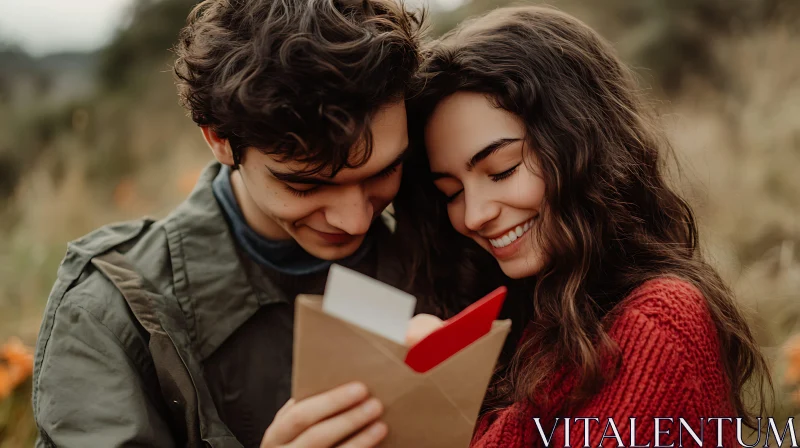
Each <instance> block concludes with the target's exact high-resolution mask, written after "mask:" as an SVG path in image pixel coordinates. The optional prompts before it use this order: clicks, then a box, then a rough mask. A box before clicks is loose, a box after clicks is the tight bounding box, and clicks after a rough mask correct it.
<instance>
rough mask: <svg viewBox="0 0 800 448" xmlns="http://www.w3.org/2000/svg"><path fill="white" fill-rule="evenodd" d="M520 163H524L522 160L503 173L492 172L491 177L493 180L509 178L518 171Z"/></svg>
mask: <svg viewBox="0 0 800 448" xmlns="http://www.w3.org/2000/svg"><path fill="white" fill-rule="evenodd" d="M520 165H522V162H520V163H518V164H516V165H514V166H512V167H511V168H509V169H507V170H505V171H503V172H502V173H497V174H490V175H489V177H490V178H491V179H492V182H500V181H501V180H503V179H508V178H509V177H511V175H512V174H514V173H515V172H516V171H517V168H519V166H520Z"/></svg>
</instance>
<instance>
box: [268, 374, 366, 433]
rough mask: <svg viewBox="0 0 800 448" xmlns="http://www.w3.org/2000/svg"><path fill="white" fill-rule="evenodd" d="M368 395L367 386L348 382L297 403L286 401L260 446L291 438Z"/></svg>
mask: <svg viewBox="0 0 800 448" xmlns="http://www.w3.org/2000/svg"><path fill="white" fill-rule="evenodd" d="M368 396H369V392H368V391H367V386H365V385H364V384H362V383H349V384H345V385H343V386H340V387H337V388H335V389H331V390H330V391H328V392H324V393H321V394H319V395H315V396H313V397H310V398H307V399H305V400H301V401H298V402H296V403H292V404H289V403H287V404H286V405H284V407H283V408H281V411H280V416H279V415H277V414H276V416H275V420H273V421H272V424H271V425H270V426H269V428H267V431H266V433H265V434H264V442H263V443H262V446H269V447H271V446H279V445H283V444H287V443H289V442H292V441H293V440H295V439H296V438H298V436H300V435H301V434H302V433H303V432H304V431H306V430H308V429H309V428H311V427H312V426H314V425H315V424H317V423H319V422H321V421H323V420H326V419H328V418H330V417H332V416H334V415H337V414H340V413H342V411H345V410H347V409H350V408H352V407H353V406H355V405H357V404H358V403H360V402H362V401H364V399H366V398H367V397H368Z"/></svg>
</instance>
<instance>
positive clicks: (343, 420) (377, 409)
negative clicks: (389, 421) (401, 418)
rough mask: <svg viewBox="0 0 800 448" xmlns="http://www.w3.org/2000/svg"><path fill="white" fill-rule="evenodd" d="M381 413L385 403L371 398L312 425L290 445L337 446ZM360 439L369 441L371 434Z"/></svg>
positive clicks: (318, 447) (298, 446)
mask: <svg viewBox="0 0 800 448" xmlns="http://www.w3.org/2000/svg"><path fill="white" fill-rule="evenodd" d="M381 413H383V405H381V402H380V401H378V399H376V398H371V399H369V400H367V401H365V402H363V403H361V404H360V405H358V406H356V407H354V408H352V409H350V410H347V411H345V412H342V413H341V414H338V415H336V416H334V417H331V418H329V419H327V420H324V421H322V422H320V423H318V424H316V425H314V426H312V427H311V428H309V429H308V430H307V431H305V432H303V433H302V434H300V436H299V437H297V438H296V439H295V440H294V441H293V442H292V443H291V445H290V446H291V447H293V448H295V447H297V448H300V447H302V448H307V447H313V448H328V447H332V446H336V445H338V444H339V442H341V441H342V440H345V439H347V438H349V437H351V436H352V435H353V434H356V433H358V432H359V431H360V430H362V429H363V428H364V427H365V426H367V425H369V424H370V423H372V422H374V421H375V420H377V419H378V417H380V416H381ZM360 440H362V441H363V442H368V441H369V440H371V439H370V437H369V435H365V436H364V437H362V438H361V439H360ZM363 442H362V443H363ZM376 443H377V442H376ZM358 446H360V445H358ZM365 446H372V445H365Z"/></svg>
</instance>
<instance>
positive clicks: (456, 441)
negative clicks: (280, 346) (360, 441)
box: [292, 295, 511, 448]
mask: <svg viewBox="0 0 800 448" xmlns="http://www.w3.org/2000/svg"><path fill="white" fill-rule="evenodd" d="M295 313H296V314H295V328H294V360H293V373H292V396H293V397H294V398H295V399H297V400H302V399H304V398H307V397H310V396H312V395H316V394H318V393H321V392H325V391H328V390H330V389H332V388H334V387H337V386H340V385H342V384H345V383H348V382H350V381H355V380H358V381H362V382H364V383H365V384H366V385H367V386H368V387H369V390H370V393H371V394H372V396H374V397H377V398H378V399H380V400H381V402H382V403H383V405H384V413H383V417H382V418H381V419H382V420H383V421H385V422H386V423H387V424H388V425H389V435H388V436H387V438H386V439H385V440H384V441H383V443H381V445H380V446H381V447H383V448H465V447H467V446H469V442H470V439H471V438H472V432H473V427H474V426H475V422H476V419H477V416H478V412H479V410H480V406H481V403H482V401H483V398H484V395H485V392H486V388H487V387H488V385H489V380H490V379H491V376H492V372H493V371H494V367H495V363H496V362H497V358H498V356H499V354H500V350H501V348H502V346H503V342H504V341H505V339H506V336H507V335H508V333H509V331H510V329H511V321H510V320H503V321H495V322H494V323H493V325H492V329H491V330H490V331H489V333H487V334H486V335H484V336H483V337H481V338H480V339H478V340H477V341H475V342H473V343H472V344H471V345H469V346H468V347H466V348H464V349H463V350H461V351H459V352H458V353H456V354H455V355H453V356H451V357H450V358H448V359H446V360H445V361H444V362H442V363H441V364H439V365H437V366H436V367H434V368H433V369H431V370H429V371H427V372H425V373H417V372H415V371H413V370H412V369H411V368H410V367H408V366H407V365H406V364H405V362H404V359H405V355H406V352H407V351H408V347H406V346H404V345H402V344H398V343H396V342H394V341H391V340H389V339H386V338H384V337H382V336H379V335H377V334H375V333H372V332H370V331H368V330H364V329H362V328H360V327H357V326H355V325H352V324H349V323H347V322H345V321H343V320H341V319H339V318H337V317H334V316H331V315H328V314H326V313H325V312H323V311H322V297H321V296H307V295H301V296H298V297H297V301H296V311H295Z"/></svg>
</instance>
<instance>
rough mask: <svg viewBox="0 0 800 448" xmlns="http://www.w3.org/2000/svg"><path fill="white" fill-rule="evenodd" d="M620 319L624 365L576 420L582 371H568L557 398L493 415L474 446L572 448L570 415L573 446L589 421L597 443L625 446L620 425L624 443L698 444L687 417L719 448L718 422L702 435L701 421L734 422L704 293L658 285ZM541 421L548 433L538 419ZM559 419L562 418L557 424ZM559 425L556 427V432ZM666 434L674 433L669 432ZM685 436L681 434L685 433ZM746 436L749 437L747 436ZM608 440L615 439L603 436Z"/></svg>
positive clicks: (554, 387)
mask: <svg viewBox="0 0 800 448" xmlns="http://www.w3.org/2000/svg"><path fill="white" fill-rule="evenodd" d="M618 307H622V308H620V309H619V311H620V312H619V313H618V314H617V316H618V317H617V318H616V319H615V320H614V322H613V323H612V326H611V328H610V329H609V335H610V337H611V338H612V339H613V340H614V341H615V342H616V343H617V344H619V347H620V352H621V353H620V354H621V365H620V368H619V371H618V373H617V374H616V376H615V377H614V378H613V379H611V381H609V382H608V383H606V385H605V386H604V387H603V388H602V389H601V390H600V392H599V393H598V394H597V395H595V396H594V397H592V398H591V399H589V400H588V401H587V402H585V403H584V404H583V405H582V406H581V408H580V409H577V410H576V411H574V412H571V415H569V416H567V415H561V414H559V412H560V409H561V408H562V406H563V405H564V402H565V399H566V397H567V395H568V394H569V392H570V391H571V389H572V387H573V386H574V384H575V380H576V375H577V374H576V372H568V371H562V372H561V373H559V374H557V375H554V378H551V379H550V380H549V381H548V384H549V385H550V386H549V387H548V388H547V390H548V396H549V400H548V401H547V403H546V404H544V403H535V402H533V403H531V402H525V403H515V404H514V405H512V406H510V407H508V408H506V409H503V410H500V411H497V412H495V413H492V414H489V415H486V416H485V417H483V418H482V419H481V421H480V422H479V424H478V427H477V428H476V431H475V437H474V439H473V442H472V444H471V447H472V448H477V447H480V448H493V447H526V448H529V447H540V446H545V444H544V442H543V439H542V435H541V434H542V433H543V435H544V436H545V437H546V438H550V437H551V431H552V440H551V441H550V444H549V445H547V446H551V447H564V446H565V433H567V431H566V430H565V426H564V418H565V417H570V424H569V438H570V440H569V443H570V446H576V447H582V446H584V442H585V432H584V431H585V425H586V422H587V421H586V420H577V421H576V420H575V418H581V417H585V418H591V417H595V418H598V419H599V421H595V420H591V421H588V427H589V446H592V447H596V446H598V444H599V443H600V442H601V441H602V442H603V446H606V447H617V446H618V443H619V442H618V439H616V438H614V431H613V429H614V428H613V427H612V423H610V422H609V418H613V426H615V427H616V429H617V430H618V432H619V436H620V438H621V440H622V442H623V445H624V446H631V445H632V443H634V442H635V444H636V445H637V446H646V445H647V444H648V443H650V446H651V447H655V446H669V445H670V444H671V443H673V442H674V443H675V445H674V446H675V447H677V446H680V445H679V437H682V439H683V446H686V447H694V446H698V445H697V444H696V442H695V441H694V439H692V437H691V434H690V433H689V432H688V431H686V430H685V429H684V430H682V431H679V427H680V421H679V420H678V418H679V417H683V418H684V419H685V420H686V423H688V424H689V425H690V426H691V428H692V429H693V430H694V432H695V433H696V434H697V436H698V437H700V438H701V439H702V441H703V444H702V446H707V447H716V446H717V437H718V435H717V428H718V421H716V420H711V421H708V420H706V421H705V422H704V424H703V432H702V434H701V433H700V418H709V417H734V418H735V416H734V411H733V407H732V405H731V404H730V399H729V395H730V385H729V384H730V383H729V381H728V379H727V376H726V374H725V372H724V370H723V366H722V363H721V359H720V346H719V340H718V338H717V332H716V328H715V326H714V322H713V321H712V318H711V315H710V313H709V311H708V308H707V305H706V302H705V300H704V299H703V297H702V295H701V293H700V292H699V291H698V290H697V289H696V288H694V287H693V286H691V285H690V284H688V283H686V282H683V281H680V280H677V279H657V280H651V281H649V282H647V283H645V284H643V285H642V286H640V287H639V288H637V289H636V290H634V291H633V292H632V293H631V294H630V295H629V296H628V297H627V298H626V299H625V300H624V301H623V302H622V303H620V304H619V305H618ZM535 417H538V418H539V419H540V424H541V433H540V430H539V428H538V427H537V425H536V422H535V420H534V418H535ZM556 417H560V419H559V420H558V423H557V424H555V422H556V420H555V418H556ZM631 417H635V418H636V421H635V425H634V426H635V439H634V440H633V441H632V440H631V425H630V418H631ZM656 417H672V418H673V419H674V423H670V422H669V421H660V422H659V427H660V429H661V431H662V433H661V435H660V440H659V445H656V444H655V418H656ZM554 426H555V430H553V428H554ZM663 431H669V432H668V434H665V433H664V432H663ZM722 431H723V439H722V443H723V446H726V447H728V446H739V445H737V443H736V425H735V419H734V421H733V423H729V422H727V421H726V422H724V423H723V424H722ZM679 432H680V433H681V434H679ZM745 433H746V432H745ZM603 435H607V436H608V437H607V438H605V439H603Z"/></svg>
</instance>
